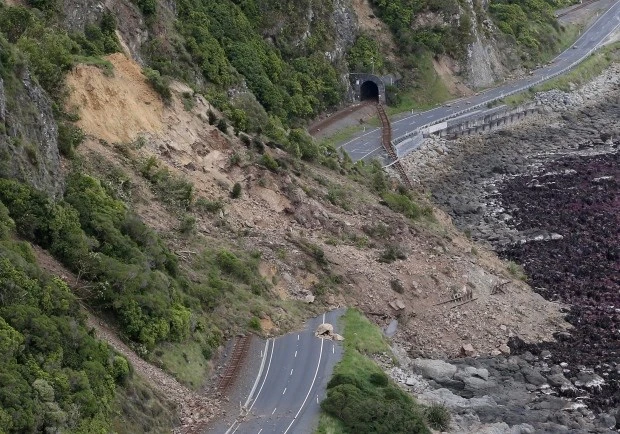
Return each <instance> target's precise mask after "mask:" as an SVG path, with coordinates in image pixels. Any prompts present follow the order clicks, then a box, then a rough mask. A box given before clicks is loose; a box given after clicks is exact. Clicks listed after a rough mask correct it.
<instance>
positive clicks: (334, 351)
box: [332, 345, 336, 354]
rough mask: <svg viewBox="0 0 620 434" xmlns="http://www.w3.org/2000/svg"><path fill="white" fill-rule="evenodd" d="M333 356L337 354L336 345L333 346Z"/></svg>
mask: <svg viewBox="0 0 620 434" xmlns="http://www.w3.org/2000/svg"><path fill="white" fill-rule="evenodd" d="M332 354H336V345H332Z"/></svg>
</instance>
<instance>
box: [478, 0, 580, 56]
mask: <svg viewBox="0 0 620 434" xmlns="http://www.w3.org/2000/svg"><path fill="white" fill-rule="evenodd" d="M571 3H575V1H573V0H527V1H525V2H523V1H517V0H493V1H492V2H491V4H490V6H489V11H490V12H491V16H492V17H493V19H494V21H495V23H496V24H497V27H498V28H499V29H500V30H501V31H502V32H503V33H505V34H507V35H510V36H512V37H514V39H515V40H516V41H517V43H518V44H520V45H521V46H522V47H524V48H525V49H527V50H529V51H530V53H532V54H536V53H538V52H539V51H541V50H545V49H547V50H549V49H555V48H556V47H557V45H558V42H559V37H558V36H557V32H558V31H559V30H561V29H560V26H559V24H558V22H557V20H556V18H555V13H554V11H555V9H556V8H559V7H562V6H567V5H569V4H571Z"/></svg>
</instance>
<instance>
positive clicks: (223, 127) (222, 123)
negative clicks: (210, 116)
mask: <svg viewBox="0 0 620 434" xmlns="http://www.w3.org/2000/svg"><path fill="white" fill-rule="evenodd" d="M217 129H218V130H220V131H221V132H223V133H224V134H228V122H226V119H224V118H221V119H220V120H219V121H217Z"/></svg>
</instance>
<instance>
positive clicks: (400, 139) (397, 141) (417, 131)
mask: <svg viewBox="0 0 620 434" xmlns="http://www.w3.org/2000/svg"><path fill="white" fill-rule="evenodd" d="M612 7H613V6H612ZM604 16H605V14H603V15H601V17H599V19H598V20H597V21H596V22H595V23H594V24H593V25H592V27H590V28H593V27H594V26H595V25H596V23H598V21H599V20H601V19H602V18H603V17H604ZM618 27H620V24H618V25H616V26H615V27H614V29H613V30H612V31H611V32H610V33H609V34H610V35H611V34H613V33H614V32H615V31H616V30H617V29H618ZM584 35H585V34H584ZM578 42H579V41H577V42H576V43H578ZM601 43H602V41H601V42H599V43H598V44H596V45H595V46H594V47H593V48H591V49H590V50H588V52H587V53H586V54H584V55H583V56H581V57H580V58H578V59H577V60H575V61H574V62H573V63H571V64H570V65H568V66H566V67H564V68H562V69H560V70H559V71H556V72H554V73H553V74H550V75H547V76H543V77H542V78H541V79H540V80H537V81H535V82H533V83H528V84H527V85H524V86H522V87H519V88H517V89H515V90H512V91H510V92H507V93H505V94H504V93H502V94H501V95H500V96H498V97H495V98H491V99H488V100H486V101H484V102H482V103H479V104H476V105H472V106H470V107H467V108H465V109H463V110H459V111H458V112H455V113H451V114H450V115H447V116H444V117H442V118H439V119H435V120H434V121H432V122H429V123H427V124H424V125H421V126H419V127H417V128H415V129H414V130H412V131H409V132H408V133H406V134H403V135H402V136H399V137H396V138H395V139H394V140H392V142H391V144H392V147H393V148H394V149H397V148H396V146H397V145H398V144H400V143H401V142H403V141H405V140H407V139H409V138H411V137H413V136H415V135H416V134H421V130H423V129H424V128H428V127H429V126H432V125H435V124H438V123H441V122H445V121H447V120H449V119H452V118H455V117H458V116H461V115H463V114H465V113H468V112H470V111H472V110H475V109H478V108H480V107H483V106H487V105H488V104H491V103H493V102H495V101H499V100H502V99H504V98H506V97H508V96H511V95H514V94H517V93H521V92H523V91H525V90H526V89H529V88H531V87H534V86H538V85H539V84H541V83H544V82H545V81H549V80H551V79H553V78H555V77H557V76H558V75H562V74H564V73H566V72H567V71H569V70H571V69H572V68H574V67H575V66H577V65H579V64H580V63H581V62H583V61H584V60H585V59H587V58H588V57H589V56H591V55H592V53H594V52H595V51H597V50H599V49H600V48H601V47H602V45H601ZM412 150H413V148H412V149H410V150H409V152H411V151H412ZM409 152H406V153H405V154H404V155H401V156H400V157H404V156H405V155H407V154H408V153H409Z"/></svg>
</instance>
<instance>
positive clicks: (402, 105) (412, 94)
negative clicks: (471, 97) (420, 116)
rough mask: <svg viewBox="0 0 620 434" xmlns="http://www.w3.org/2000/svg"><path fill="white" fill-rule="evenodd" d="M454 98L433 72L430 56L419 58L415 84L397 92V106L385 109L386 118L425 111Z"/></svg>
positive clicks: (425, 55)
mask: <svg viewBox="0 0 620 434" xmlns="http://www.w3.org/2000/svg"><path fill="white" fill-rule="evenodd" d="M453 98H454V95H452V94H451V93H450V91H449V90H448V87H447V86H446V84H445V83H444V82H443V80H442V79H441V77H440V76H439V75H438V74H437V72H436V71H435V68H434V67H433V62H432V59H431V55H430V54H428V53H426V54H424V55H422V56H419V59H418V64H417V70H416V77H415V84H414V85H413V86H411V87H410V88H408V89H404V90H401V91H400V92H399V98H398V100H399V101H398V104H396V105H393V106H388V107H387V114H388V116H392V115H395V114H398V113H402V112H406V111H409V110H427V109H430V108H433V107H436V106H438V105H440V104H442V103H443V102H445V101H449V100H451V99H453Z"/></svg>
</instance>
